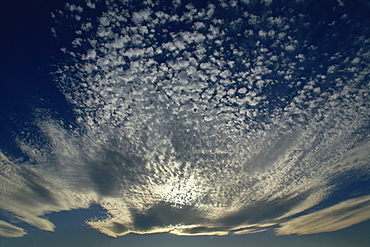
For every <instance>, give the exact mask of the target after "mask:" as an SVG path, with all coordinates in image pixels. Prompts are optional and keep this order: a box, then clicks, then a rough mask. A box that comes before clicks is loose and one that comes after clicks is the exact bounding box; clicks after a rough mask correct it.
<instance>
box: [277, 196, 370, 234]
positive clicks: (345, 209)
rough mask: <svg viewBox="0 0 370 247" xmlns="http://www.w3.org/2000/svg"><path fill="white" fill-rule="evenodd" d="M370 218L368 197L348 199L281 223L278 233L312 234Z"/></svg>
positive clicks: (330, 230)
mask: <svg viewBox="0 0 370 247" xmlns="http://www.w3.org/2000/svg"><path fill="white" fill-rule="evenodd" d="M369 219H370V197H369V196H363V197H360V198H355V199H350V200H347V201H344V202H341V203H338V204H336V205H334V206H331V207H328V208H325V209H322V210H320V211H317V212H313V213H310V214H307V215H304V216H300V217H298V218H295V219H292V220H289V221H287V222H284V223H282V224H281V227H280V228H278V229H277V230H276V231H277V233H278V235H289V234H299V235H304V234H314V233H321V232H332V231H337V230H340V229H344V228H347V227H349V226H352V225H354V224H358V223H360V222H363V221H365V220H369Z"/></svg>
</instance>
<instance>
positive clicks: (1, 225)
mask: <svg viewBox="0 0 370 247" xmlns="http://www.w3.org/2000/svg"><path fill="white" fill-rule="evenodd" d="M26 234H27V232H26V231H25V230H24V229H22V228H20V227H17V226H14V225H12V224H10V223H8V222H5V221H2V220H0V236H1V237H7V238H19V237H23V236H24V235H26Z"/></svg>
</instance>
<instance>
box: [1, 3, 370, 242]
mask: <svg viewBox="0 0 370 247" xmlns="http://www.w3.org/2000/svg"><path fill="white" fill-rule="evenodd" d="M265 2H266V3H268V2H269V1H265ZM99 4H103V3H99ZM121 4H123V3H121V2H119V3H116V2H115V1H108V2H107V6H105V8H96V11H95V10H94V11H86V13H84V12H83V11H82V10H85V9H87V8H86V7H90V8H95V2H93V1H87V2H86V6H82V7H79V6H75V5H66V10H67V12H66V14H65V15H64V16H62V17H55V18H66V19H65V20H61V21H58V22H57V23H59V24H60V25H64V24H67V25H68V28H71V27H74V28H77V30H72V31H73V32H71V33H76V38H77V39H73V41H72V43H71V44H70V46H68V45H67V46H66V47H64V49H62V50H63V51H64V52H65V53H66V54H67V55H70V60H69V61H68V62H67V63H66V64H63V65H61V66H60V67H59V69H58V71H57V72H56V73H55V74H54V75H55V80H56V81H57V82H58V87H59V88H60V89H61V91H62V92H63V94H64V95H65V97H66V99H67V100H68V102H69V103H70V105H71V106H72V107H73V109H74V114H75V116H76V122H75V123H74V126H73V127H72V126H66V125H65V124H64V123H62V122H60V121H57V120H55V119H53V117H52V116H49V115H45V111H40V112H41V113H40V114H39V115H38V116H37V117H38V119H37V120H35V123H34V124H35V125H36V127H37V128H38V131H32V132H31V131H30V133H32V134H30V137H29V138H23V137H22V136H21V135H20V136H19V137H17V140H16V142H17V143H18V146H19V148H20V149H21V151H22V152H23V154H24V156H25V157H26V159H23V160H21V159H17V158H14V157H13V158H12V157H11V155H5V154H3V153H0V158H1V164H0V165H1V166H0V168H1V169H0V186H1V192H0V208H2V209H3V210H5V211H8V212H10V213H12V214H14V215H15V216H16V217H17V218H18V219H20V220H22V221H24V222H27V223H29V224H30V225H33V226H35V227H38V228H40V229H43V230H47V231H54V230H55V226H54V224H53V223H52V222H50V221H49V220H48V219H46V218H44V216H45V215H47V214H49V213H52V212H60V211H65V210H73V209H78V208H88V207H89V206H90V205H91V204H99V205H100V206H101V207H102V208H103V209H104V210H106V216H105V217H103V218H94V216H92V217H91V218H90V219H87V224H88V225H89V226H91V227H92V228H94V229H96V230H98V231H100V232H102V233H104V234H107V235H109V236H112V237H117V236H122V235H126V234H128V233H139V234H146V233H154V232H170V233H173V234H179V235H225V234H228V233H229V232H232V231H235V229H241V230H240V231H239V232H237V233H236V234H246V233H251V232H258V231H262V230H264V227H263V226H261V225H263V224H270V225H271V224H278V223H281V222H282V221H284V220H286V219H287V218H288V217H294V216H295V215H296V214H298V213H302V212H304V211H305V210H307V209H309V208H312V207H313V206H315V205H318V204H319V203H320V202H321V201H322V200H323V199H324V198H326V197H328V196H330V195H331V193H332V191H333V188H335V186H336V184H331V181H334V178H335V177H337V176H339V175H341V174H344V173H346V172H348V171H353V170H355V169H359V170H361V169H362V170H363V171H364V172H365V173H367V174H368V166H369V164H368V162H366V161H367V160H368V157H369V156H368V154H369V153H370V152H369V145H370V144H369V143H370V142H369V140H368V139H367V138H368V137H367V135H368V133H369V130H368V129H367V126H368V124H369V121H370V118H369V116H370V110H369V101H368V95H369V93H370V91H369V87H368V85H367V84H366V83H367V81H366V79H365V78H367V77H368V74H369V71H370V70H369V69H370V65H369V64H368V63H366V61H367V59H365V57H366V56H368V53H367V52H366V51H365V50H359V51H358V52H357V53H356V55H355V56H354V55H353V54H347V53H346V54H343V55H341V54H342V51H343V50H345V51H351V50H353V49H352V48H353V47H357V46H356V45H360V43H361V42H364V39H366V40H367V41H366V42H369V40H370V38H369V37H368V34H367V33H366V30H364V29H362V28H359V27H363V26H364V24H363V23H359V22H356V21H352V22H346V23H342V25H339V26H336V25H334V26H331V28H330V30H331V31H330V32H334V33H335V35H327V36H325V37H324V38H323V39H318V40H317V41H315V42H313V39H314V37H316V36H315V35H317V34H312V33H313V32H314V33H315V32H316V31H317V30H321V29H322V30H326V26H325V25H324V24H323V23H324V22H321V21H319V20H317V18H316V17H313V16H316V15H315V14H314V15H313V16H312V15H311V14H312V13H310V12H309V11H308V12H305V11H303V10H304V9H305V8H306V7H307V9H310V8H309V7H308V6H306V3H297V4H302V6H301V7H302V8H292V11H293V12H294V11H296V12H294V13H287V15H290V16H286V15H285V14H284V15H281V14H280V12H277V13H275V12H274V11H272V10H271V11H272V12H266V13H264V12H262V13H260V12H258V13H254V11H253V8H252V9H251V8H250V5H245V6H244V5H242V6H241V7H240V8H241V9H240V11H236V12H235V15H231V16H230V17H228V18H225V16H224V15H223V14H222V13H224V12H225V10H227V11H234V10H233V6H228V4H227V3H223V4H221V5H219V6H217V7H216V6H215V5H213V4H211V3H205V5H204V6H205V7H204V8H203V7H197V6H194V5H187V7H186V8H185V9H182V8H178V9H173V8H172V7H171V8H162V7H161V6H159V2H156V1H153V2H151V1H146V2H145V3H143V5H140V4H139V5H137V6H138V7H137V8H136V7H135V8H131V7H130V6H128V7H127V8H122V6H121ZM124 4H126V5H130V4H131V2H127V3H124ZM287 4H288V3H287ZM135 6H136V4H135ZM248 6H249V7H248ZM234 7H235V6H234ZM140 8H141V9H140ZM105 9H106V10H105ZM295 9H297V10H295ZM298 9H302V12H300V11H298ZM68 11H69V12H68ZM76 11H79V12H80V11H82V13H81V19H80V20H75V18H74V19H73V18H69V17H70V15H75V13H74V12H76ZM163 11H164V12H166V13H164V12H163ZM149 19H150V21H149ZM66 20H68V21H66ZM72 20H75V21H76V22H78V23H74V24H76V25H72V24H73V23H70V22H71V21H72ZM243 20H244V21H243ZM301 23H305V25H303V26H302V25H301ZM343 25H344V26H346V25H353V26H349V28H352V27H353V28H358V30H360V31H358V34H357V31H356V35H358V36H354V37H351V40H350V41H349V42H346V41H345V38H346V37H347V34H343V33H342V31H341V30H343ZM55 30H56V33H57V34H58V30H59V29H58V28H57V27H56V28H55ZM61 30H64V29H63V28H61ZM271 30H273V31H274V32H271ZM315 30H316V31H315ZM356 30H357V29H356ZM320 32H321V31H320ZM323 32H324V31H323ZM243 33H244V34H245V35H241V34H243ZM82 34H83V35H82ZM360 36H361V38H360ZM337 37H339V38H341V39H343V41H341V42H337V43H338V46H335V47H330V49H329V48H328V47H327V46H326V44H327V43H329V44H331V43H334V42H335V41H336V40H335V39H336V38H337ZM364 37H365V38H364ZM59 38H61V39H62V40H63V39H68V40H69V38H70V37H68V38H67V37H64V38H63V33H61V34H59ZM76 40H77V41H78V42H77V41H76ZM315 40H316V39H315ZM76 42H77V43H78V44H81V46H80V47H79V48H78V49H76V47H75V46H76V44H77V43H76ZM302 54H304V56H303V55H302ZM324 54H328V55H325V56H327V57H325V58H324V57H321V56H324ZM354 57H356V58H358V59H357V60H358V61H359V62H358V63H352V62H350V61H353V58H354ZM346 61H347V62H346ZM339 65H340V66H339ZM360 65H361V66H363V67H362V68H361V69H360V68H358V67H357V66H360ZM333 66H335V68H336V70H337V71H338V74H336V77H335V78H334V77H333V75H332V71H333V69H332V68H333ZM5 202H6V203H5ZM344 213H345V212H344ZM297 219H299V218H297ZM288 222H289V221H288ZM284 224H286V225H287V226H288V223H282V226H283V227H282V229H286V228H284V227H285V225H284ZM252 225H253V226H254V227H255V228H253V229H255V230H252V229H244V228H250V226H252Z"/></svg>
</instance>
